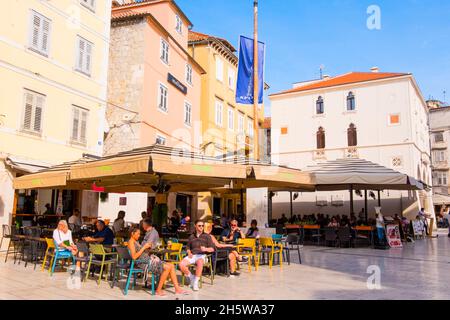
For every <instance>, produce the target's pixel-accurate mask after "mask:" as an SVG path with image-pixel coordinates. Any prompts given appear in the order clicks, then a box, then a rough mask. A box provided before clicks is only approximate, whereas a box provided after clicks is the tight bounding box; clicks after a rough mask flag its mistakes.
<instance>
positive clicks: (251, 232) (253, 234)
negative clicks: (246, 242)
mask: <svg viewBox="0 0 450 320" xmlns="http://www.w3.org/2000/svg"><path fill="white" fill-rule="evenodd" d="M257 226H258V221H256V220H255V219H253V220H252V222H251V224H250V228H248V230H247V234H246V235H245V237H246V238H251V239H258V238H259V229H258V227H257Z"/></svg>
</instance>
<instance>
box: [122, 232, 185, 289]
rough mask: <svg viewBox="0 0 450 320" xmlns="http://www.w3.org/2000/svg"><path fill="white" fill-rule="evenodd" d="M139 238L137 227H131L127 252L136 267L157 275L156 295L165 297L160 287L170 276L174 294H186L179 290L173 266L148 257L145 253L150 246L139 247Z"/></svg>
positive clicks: (150, 256)
mask: <svg viewBox="0 0 450 320" xmlns="http://www.w3.org/2000/svg"><path fill="white" fill-rule="evenodd" d="M140 236H141V231H140V230H139V227H132V228H131V231H130V240H129V241H128V250H129V251H130V255H131V257H132V258H133V260H136V266H137V267H139V268H143V269H144V270H146V271H147V272H149V273H153V274H154V275H159V283H158V287H157V289H156V294H157V295H158V296H165V294H164V292H163V291H162V287H163V285H164V283H165V282H166V280H167V277H168V276H169V275H170V279H171V280H172V283H173V285H174V287H175V294H187V291H184V290H182V289H181V287H180V286H179V284H178V279H177V275H176V273H175V266H174V265H173V264H171V263H165V262H163V261H161V260H160V259H159V258H158V257H157V256H155V255H149V254H148V253H146V252H145V251H146V250H147V249H150V248H151V246H152V245H151V244H150V243H147V244H145V245H144V246H141V244H140V243H139V238H140Z"/></svg>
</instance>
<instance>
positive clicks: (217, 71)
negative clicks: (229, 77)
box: [216, 57, 223, 81]
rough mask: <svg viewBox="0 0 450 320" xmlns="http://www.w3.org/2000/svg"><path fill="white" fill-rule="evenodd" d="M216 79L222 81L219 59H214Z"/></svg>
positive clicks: (221, 65) (220, 61) (221, 64)
mask: <svg viewBox="0 0 450 320" xmlns="http://www.w3.org/2000/svg"><path fill="white" fill-rule="evenodd" d="M216 79H217V80H219V81H223V61H222V59H220V58H219V57H216Z"/></svg>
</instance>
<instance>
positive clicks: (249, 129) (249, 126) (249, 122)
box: [247, 118, 254, 137]
mask: <svg viewBox="0 0 450 320" xmlns="http://www.w3.org/2000/svg"><path fill="white" fill-rule="evenodd" d="M247 134H248V135H249V136H250V137H253V136H254V126H253V119H252V118H248V120H247Z"/></svg>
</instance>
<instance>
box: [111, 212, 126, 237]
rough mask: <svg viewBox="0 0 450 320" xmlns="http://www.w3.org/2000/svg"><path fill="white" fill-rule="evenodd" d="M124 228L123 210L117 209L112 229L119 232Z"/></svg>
mask: <svg viewBox="0 0 450 320" xmlns="http://www.w3.org/2000/svg"><path fill="white" fill-rule="evenodd" d="M123 229H125V211H119V213H118V214H117V218H116V220H114V224H113V231H114V233H119V232H121V231H123Z"/></svg>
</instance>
